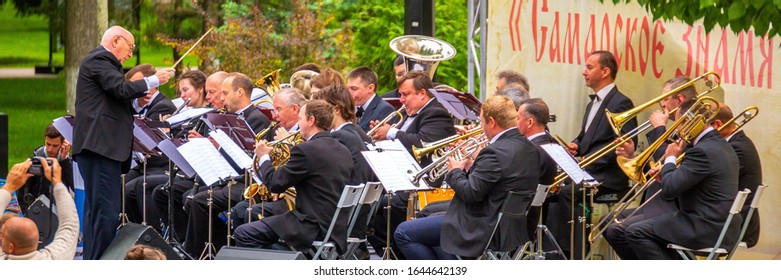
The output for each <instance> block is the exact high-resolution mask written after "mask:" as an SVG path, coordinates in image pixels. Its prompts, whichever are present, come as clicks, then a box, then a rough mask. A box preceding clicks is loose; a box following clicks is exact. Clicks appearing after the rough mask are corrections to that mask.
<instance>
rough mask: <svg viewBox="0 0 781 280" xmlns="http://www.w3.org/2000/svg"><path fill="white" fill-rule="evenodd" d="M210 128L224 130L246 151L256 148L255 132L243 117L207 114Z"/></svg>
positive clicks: (207, 123) (207, 122) (206, 120)
mask: <svg viewBox="0 0 781 280" xmlns="http://www.w3.org/2000/svg"><path fill="white" fill-rule="evenodd" d="M204 121H205V122H206V125H208V126H209V130H216V129H219V130H222V131H223V132H225V134H227V135H228V136H229V137H230V138H231V139H232V140H233V142H235V143H236V144H237V145H239V147H241V148H242V149H244V150H245V151H248V152H249V151H253V150H255V132H254V131H252V128H251V127H250V126H249V124H247V121H246V120H244V118H243V117H241V116H239V115H234V114H218V113H209V114H206V118H205V120H204Z"/></svg>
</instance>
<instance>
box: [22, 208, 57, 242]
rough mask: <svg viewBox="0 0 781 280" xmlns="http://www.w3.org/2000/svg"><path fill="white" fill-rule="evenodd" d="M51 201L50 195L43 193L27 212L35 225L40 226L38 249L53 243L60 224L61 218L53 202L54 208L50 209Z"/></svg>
mask: <svg viewBox="0 0 781 280" xmlns="http://www.w3.org/2000/svg"><path fill="white" fill-rule="evenodd" d="M50 202H51V200H49V198H48V197H46V196H45V195H41V196H40V197H38V199H36V200H35V201H34V202H33V204H31V205H30V208H27V212H25V217H27V218H29V219H30V220H33V222H34V223H35V226H37V227H38V240H39V242H38V250H40V249H43V247H46V245H49V243H52V240H54V234H55V233H56V232H57V227H58V226H59V225H60V219H59V218H58V217H57V206H56V205H54V204H52V205H51V206H52V209H51V210H50V209H49V204H50Z"/></svg>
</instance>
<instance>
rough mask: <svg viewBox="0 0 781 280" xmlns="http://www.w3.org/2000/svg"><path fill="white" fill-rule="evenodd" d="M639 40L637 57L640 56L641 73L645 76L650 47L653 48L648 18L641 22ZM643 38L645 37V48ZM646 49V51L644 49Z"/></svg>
mask: <svg viewBox="0 0 781 280" xmlns="http://www.w3.org/2000/svg"><path fill="white" fill-rule="evenodd" d="M638 37H639V40H638V41H637V42H638V44H637V52H638V55H637V57H639V58H640V75H642V76H645V70H646V69H647V66H648V57H649V53H650V51H649V49H650V48H651V34H650V30H649V27H648V18H647V17H644V18H643V23H642V24H640V36H638ZM643 39H645V49H644V48H643ZM643 50H645V51H643Z"/></svg>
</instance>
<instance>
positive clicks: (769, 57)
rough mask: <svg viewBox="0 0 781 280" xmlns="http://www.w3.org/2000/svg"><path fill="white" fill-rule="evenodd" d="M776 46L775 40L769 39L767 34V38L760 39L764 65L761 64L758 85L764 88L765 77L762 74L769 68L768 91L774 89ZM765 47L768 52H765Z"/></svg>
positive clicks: (760, 50)
mask: <svg viewBox="0 0 781 280" xmlns="http://www.w3.org/2000/svg"><path fill="white" fill-rule="evenodd" d="M765 40H767V44H766V43H765ZM774 46H775V45H773V38H767V34H765V36H762V37H759V52H760V53H762V63H761V64H759V83H758V84H757V85H758V86H759V87H762V77H764V76H763V75H762V73H764V72H765V68H767V88H768V89H771V88H773V48H774ZM765 47H767V50H765ZM765 51H767V52H765Z"/></svg>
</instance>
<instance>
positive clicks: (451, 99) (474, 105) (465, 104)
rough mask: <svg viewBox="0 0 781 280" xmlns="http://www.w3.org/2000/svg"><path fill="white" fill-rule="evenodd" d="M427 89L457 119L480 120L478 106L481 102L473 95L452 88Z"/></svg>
mask: <svg viewBox="0 0 781 280" xmlns="http://www.w3.org/2000/svg"><path fill="white" fill-rule="evenodd" d="M428 91H429V92H431V94H433V95H434V97H436V100H437V101H438V102H439V103H440V104H442V106H444V107H445V109H447V110H448V112H450V114H452V115H453V116H454V117H456V118H458V119H459V120H470V121H478V120H480V107H481V106H482V104H481V103H480V101H479V100H477V98H475V96H474V95H472V94H470V93H463V92H457V91H452V90H434V89H429V90H428Z"/></svg>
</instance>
